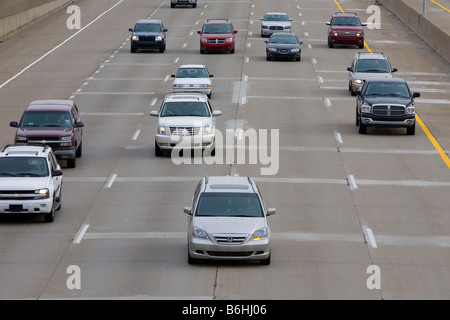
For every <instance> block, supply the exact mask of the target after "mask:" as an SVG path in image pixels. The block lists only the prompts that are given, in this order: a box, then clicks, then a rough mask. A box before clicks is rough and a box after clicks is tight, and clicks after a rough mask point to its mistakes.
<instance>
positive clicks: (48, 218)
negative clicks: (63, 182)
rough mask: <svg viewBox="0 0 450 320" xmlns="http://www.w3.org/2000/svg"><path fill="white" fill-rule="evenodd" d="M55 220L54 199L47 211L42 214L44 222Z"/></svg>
mask: <svg viewBox="0 0 450 320" xmlns="http://www.w3.org/2000/svg"><path fill="white" fill-rule="evenodd" d="M54 220H55V201H54V200H53V205H52V209H51V210H50V212H49V213H46V214H44V221H45V222H53V221H54Z"/></svg>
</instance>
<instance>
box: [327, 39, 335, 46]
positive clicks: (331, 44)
mask: <svg viewBox="0 0 450 320" xmlns="http://www.w3.org/2000/svg"><path fill="white" fill-rule="evenodd" d="M333 47H334V44H333V43H331V40H330V38H328V48H333Z"/></svg>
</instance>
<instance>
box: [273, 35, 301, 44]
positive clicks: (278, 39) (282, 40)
mask: <svg viewBox="0 0 450 320" xmlns="http://www.w3.org/2000/svg"><path fill="white" fill-rule="evenodd" d="M270 43H288V44H296V43H298V40H297V38H296V37H290V36H275V37H274V36H272V37H271V38H270Z"/></svg>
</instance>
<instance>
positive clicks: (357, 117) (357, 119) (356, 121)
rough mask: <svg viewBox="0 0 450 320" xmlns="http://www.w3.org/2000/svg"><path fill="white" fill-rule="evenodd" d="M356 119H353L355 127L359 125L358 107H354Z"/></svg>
mask: <svg viewBox="0 0 450 320" xmlns="http://www.w3.org/2000/svg"><path fill="white" fill-rule="evenodd" d="M355 113H356V117H355V118H356V120H355V125H356V126H357V127H359V116H358V107H356V112H355Z"/></svg>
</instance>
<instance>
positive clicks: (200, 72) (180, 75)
mask: <svg viewBox="0 0 450 320" xmlns="http://www.w3.org/2000/svg"><path fill="white" fill-rule="evenodd" d="M212 77H213V75H212V74H210V73H209V71H208V68H206V66H205V65H201V64H185V65H181V66H180V67H179V68H178V71H177V73H176V74H172V78H174V80H173V85H172V89H173V92H202V93H206V94H207V95H208V98H210V99H211V95H212V81H211V78H212Z"/></svg>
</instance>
